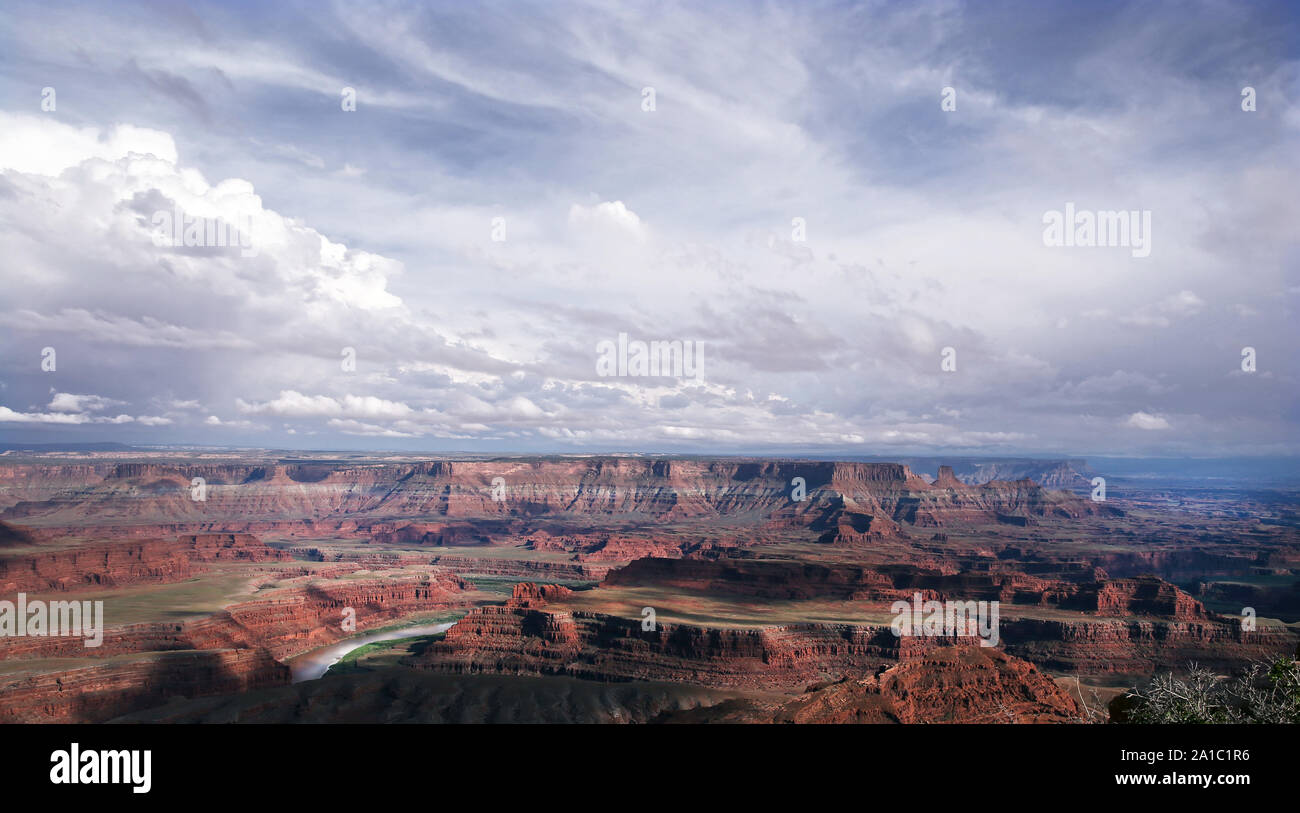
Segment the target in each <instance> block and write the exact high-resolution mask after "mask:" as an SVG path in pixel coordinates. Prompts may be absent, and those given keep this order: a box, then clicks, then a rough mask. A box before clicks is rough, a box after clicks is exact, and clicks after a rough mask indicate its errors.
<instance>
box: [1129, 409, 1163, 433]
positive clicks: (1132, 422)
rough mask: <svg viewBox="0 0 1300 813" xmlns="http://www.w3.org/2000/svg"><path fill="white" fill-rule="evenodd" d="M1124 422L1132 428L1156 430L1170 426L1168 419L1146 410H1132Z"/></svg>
mask: <svg viewBox="0 0 1300 813" xmlns="http://www.w3.org/2000/svg"><path fill="white" fill-rule="evenodd" d="M1124 424H1125V425H1126V426H1131V427H1133V428H1134V429H1150V430H1157V429H1169V428H1171V427H1170V425H1169V421H1167V420H1165V419H1164V418H1163V417H1161V416H1160V415H1152V414H1150V413H1148V412H1134V413H1133V414H1132V415H1129V416H1128V420H1126V421H1125V422H1124Z"/></svg>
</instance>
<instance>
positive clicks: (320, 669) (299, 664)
mask: <svg viewBox="0 0 1300 813" xmlns="http://www.w3.org/2000/svg"><path fill="white" fill-rule="evenodd" d="M455 624H456V622H455V621H447V622H444V623H442V624H420V625H417V626H413V627H402V628H401V629H395V630H388V631H387V632H373V633H371V634H369V635H361V636H358V637H356V638H348V639H347V640H346V641H339V642H338V643H337V644H331V645H330V646H324V647H321V648H320V649H314V650H312V651H311V652H308V653H307V654H305V655H301V656H299V657H297V658H294V660H293V662H292V663H290V664H289V670H290V671H291V672H292V673H293V682H294V683H302V682H303V681H304V680H315V679H316V678H318V677H321V676H322V675H324V674H325V673H326V672H328V671H329V668H330V667H331V666H333V665H334V664H336V663H338V662H339V661H341V660H343V656H344V655H346V654H348V653H349V652H351V651H352V650H354V649H356V648H358V647H362V646H365V645H366V644H373V643H375V642H377V641H394V640H396V639H398V638H414V637H415V636H417V635H435V634H437V633H439V632H446V631H447V630H449V629H451V628H452V627H453V626H455Z"/></svg>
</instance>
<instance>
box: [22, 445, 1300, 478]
mask: <svg viewBox="0 0 1300 813" xmlns="http://www.w3.org/2000/svg"><path fill="white" fill-rule="evenodd" d="M95 447H100V448H98V449H97V448H95ZM110 447H111V448H110ZM114 450H121V451H139V452H151V451H160V452H165V451H188V450H194V451H225V452H266V453H285V454H351V455H356V454H368V453H369V454H384V455H393V454H407V455H419V454H429V455H442V456H448V455H465V456H469V457H538V458H545V457H672V458H733V457H734V458H753V457H769V458H785V459H793V460H799V459H806V460H824V461H845V462H852V461H857V460H863V461H879V462H889V461H891V460H895V459H903V458H911V459H926V460H930V459H933V460H941V459H953V460H1035V461H1058V460H1059V461H1078V462H1089V461H1094V460H1115V461H1122V460H1132V461H1152V462H1161V461H1165V462H1179V461H1206V462H1211V461H1223V462H1232V461H1260V462H1265V461H1277V462H1283V461H1298V462H1300V455H1294V454H1271V455H1266V454H1258V455H1241V454H1239V455H1186V456H1174V455H1120V454H1106V453H1099V454H1088V453H1075V452H1070V453H1056V452H1032V451H1020V452H1014V451H1013V452H1006V451H999V452H988V453H982V452H978V451H972V450H969V449H955V450H938V451H935V450H929V449H927V450H923V451H899V452H896V453H894V452H880V453H872V452H860V451H853V452H849V451H842V452H836V451H823V450H798V449H789V448H774V449H761V448H756V449H744V450H734V449H731V450H713V451H709V450H705V451H699V450H691V451H687V450H671V449H658V450H644V449H618V448H602V449H558V448H556V449H493V450H473V449H464V448H460V449H456V448H447V449H431V448H402V447H396V446H394V447H387V448H383V447H376V446H357V447H326V446H264V445H244V444H238V445H231V444H212V443H178V442H167V443H143V442H141V443H126V442H122V441H116V440H99V441H72V442H69V441H51V442H29V441H14V440H8V439H5V438H4V437H3V435H0V452H7V451H33V452H42V451H49V452H55V451H59V452H70V453H71V452H79V451H85V452H94V451H114ZM1297 474H1298V476H1300V472H1297Z"/></svg>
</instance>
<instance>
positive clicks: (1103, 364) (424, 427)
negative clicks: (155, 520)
mask: <svg viewBox="0 0 1300 813" xmlns="http://www.w3.org/2000/svg"><path fill="white" fill-rule="evenodd" d="M1247 88H1249V91H1248V90H1246V89H1247ZM1246 107H1253V109H1244V108H1246ZM1298 137H1300V11H1297V9H1296V7H1295V5H1294V3H1288V2H1280V3H1269V2H1260V3H1249V4H1227V3H1191V4H1184V3H1179V4H1173V3H1159V2H1152V3H1135V4H1132V5H1131V6H1130V5H1120V4H1111V3H1105V2H1096V3H1085V4H1078V3H1068V4H1067V3H1060V4H1057V3H1050V2H1049V3H1032V4H1031V3H999V2H979V3H955V2H909V3H825V4H822V3H810V2H790V3H734V2H718V3H694V4H676V3H626V2H623V3H599V2H598V3H585V2H581V3H580V2H569V0H560V1H559V2H536V3H533V2H511V3H492V2H489V3H484V4H464V3H450V2H448V3H428V4H408V3H391V4H390V3H335V4H329V3H321V2H308V3H292V2H286V3H222V4H217V3H189V4H185V3H174V2H165V3H164V2H157V3H153V2H149V3H114V4H111V5H109V4H102V3H85V4H78V3H63V2H57V1H56V2H48V1H42V2H22V1H21V0H19V1H18V2H12V1H11V2H7V3H6V4H5V13H4V16H3V20H2V21H0V283H2V285H3V291H4V293H3V295H0V441H6V442H20V443H21V442H32V443H37V442H42V443H77V442H91V441H98V442H102V441H118V442H122V443H129V444H201V445H224V446H261V447H270V448H286V449H291V448H297V449H312V448H314V449H411V450H429V451H438V450H444V451H477V452H505V451H520V452H573V453H578V452H583V451H592V452H612V451H626V452H670V453H777V452H786V453H815V454H827V455H836V454H844V455H889V454H894V453H897V454H900V455H901V454H928V453H945V454H958V453H959V454H972V455H979V454H985V455H1020V454H1035V455H1038V454H1041V455H1072V456H1086V455H1115V456H1174V457H1178V456H1231V455H1243V456H1252V455H1295V454H1300V431H1298V427H1300V386H1298V377H1300V364H1298V363H1297V359H1296V348H1297V338H1298V337H1300V331H1297V328H1296V327H1295V322H1296V313H1297V308H1298V306H1300V273H1298V269H1300V227H1298V226H1297V224H1298V223H1300V197H1298V196H1297V194H1296V192H1295V190H1296V189H1297V187H1298V186H1300V149H1297V147H1298V146H1300V138H1298ZM1067 207H1068V209H1067ZM1079 212H1087V213H1088V217H1092V216H1093V215H1094V214H1095V213H1098V212H1103V213H1104V212H1123V213H1132V214H1133V217H1132V219H1131V220H1130V219H1128V217H1127V216H1126V218H1125V222H1126V223H1130V224H1131V225H1132V226H1133V228H1132V229H1131V230H1130V233H1129V234H1128V235H1122V234H1121V235H1118V238H1117V241H1116V242H1118V243H1119V244H1118V245H1087V244H1086V243H1087V242H1088V235H1087V234H1086V233H1085V232H1077V231H1075V229H1076V227H1079V228H1084V226H1081V225H1080V224H1081V223H1082V220H1080V219H1076V218H1080V217H1081V216H1080V215H1079V214H1078V213H1079ZM1067 213H1072V216H1071V219H1070V220H1069V229H1068V230H1069V231H1070V232H1071V238H1072V239H1071V240H1070V241H1069V242H1071V243H1075V244H1073V245H1061V244H1059V243H1060V242H1061V241H1060V240H1057V239H1055V238H1054V237H1051V236H1049V234H1048V232H1049V231H1050V224H1051V223H1052V218H1053V217H1065V216H1066V215H1067ZM169 220H170V222H174V223H177V224H179V225H180V228H179V229H176V230H173V229H172V228H171V227H170V225H169ZM195 223H197V224H198V226H197V228H196V229H195V230H194V231H193V232H192V233H191V234H190V235H189V237H190V239H189V240H187V239H186V235H185V233H184V227H185V226H192V225H193V224H195ZM205 229H206V230H205ZM218 232H220V233H221V236H223V237H224V236H226V235H227V234H228V235H229V236H230V238H231V239H230V240H229V241H226V240H220V239H218V237H217V235H218ZM177 236H179V237H180V239H179V240H176V239H175V238H176V237H177ZM1075 238H1077V239H1075ZM226 242H232V243H233V245H225V244H224V243H226ZM1079 243H1083V244H1079ZM620 335H623V336H624V341H625V342H627V343H628V344H627V346H628V347H629V351H628V352H629V354H631V355H635V354H636V353H637V346H636V343H637V342H645V343H649V342H679V343H680V345H678V346H680V347H681V348H682V352H683V354H685V353H686V352H687V351H688V350H689V351H690V352H691V353H692V354H693V357H692V358H691V359H690V360H691V361H693V362H694V364H688V365H686V367H685V368H684V369H683V370H681V371H678V370H675V369H672V368H671V366H670V365H664V366H663V368H662V369H661V368H659V367H657V366H656V367H650V368H648V369H647V368H645V367H639V366H637V365H636V364H635V363H628V364H625V365H623V367H622V368H620V366H619V365H618V364H617V362H616V361H613V362H611V361H610V359H611V358H612V357H611V356H610V354H611V353H612V354H614V355H617V353H618V344H619V339H620ZM1247 348H1250V352H1249V353H1248V352H1247ZM1247 355H1248V356H1249V359H1248V358H1247ZM602 359H604V360H605V363H604V364H603V365H602ZM1248 367H1251V368H1253V369H1246V368H1248ZM645 372H649V373H658V374H654V375H641V374H637V373H645ZM620 373H630V374H620Z"/></svg>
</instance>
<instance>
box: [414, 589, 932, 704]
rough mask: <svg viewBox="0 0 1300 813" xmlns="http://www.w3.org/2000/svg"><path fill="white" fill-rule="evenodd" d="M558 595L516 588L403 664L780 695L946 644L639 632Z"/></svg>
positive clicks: (683, 627)
mask: <svg viewBox="0 0 1300 813" xmlns="http://www.w3.org/2000/svg"><path fill="white" fill-rule="evenodd" d="M562 589H563V588H561V590H562ZM563 595H564V594H563V592H560V591H557V590H556V588H554V587H553V586H541V587H539V586H534V585H527V586H525V585H518V586H516V589H515V594H514V596H513V597H512V598H511V600H510V601H508V602H506V604H505V605H503V606H491V607H479V608H476V609H474V610H472V611H471V612H470V613H469V614H468V615H466V616H465V617H464V618H463V619H461V620H460V621H459V622H457V624H456V626H454V627H452V628H451V629H450V630H448V631H447V633H446V635H445V636H444V638H443V639H442V640H441V641H438V642H435V643H433V644H431V645H430V646H429V647H427V648H425V650H424V652H423V653H422V654H420V655H419V656H416V657H415V658H414V659H413V661H412V663H413V665H416V666H418V667H421V668H425V669H431V670H435V671H443V672H455V673H465V674H476V673H491V674H533V675H547V674H554V675H568V676H571V677H580V678H588V679H593V680H658V681H670V682H678V683H690V684H694V685H700V686H714V687H725V688H747V689H755V690H784V691H788V690H792V689H798V688H801V687H803V686H805V685H807V684H809V683H812V682H815V681H818V680H825V679H827V678H828V677H838V676H842V675H844V674H848V673H860V672H873V671H874V670H875V669H877V668H878V667H881V666H883V665H887V664H889V665H892V664H893V663H896V662H898V661H899V660H902V659H907V658H909V657H912V656H913V655H914V654H915V653H918V652H922V651H925V650H927V649H930V648H933V647H935V646H942V645H945V644H951V643H953V642H954V641H953V639H945V638H941V637H935V638H919V637H904V638H899V637H897V636H895V635H894V633H893V632H892V631H891V630H890V629H889V627H887V626H870V625H853V624H794V625H781V626H771V627H758V628H747V629H723V628H713V627H701V626H694V625H688V624H665V623H659V624H656V625H655V628H654V629H652V630H647V629H645V628H643V624H642V619H641V618H639V617H638V618H623V617H619V616H613V615H608V614H604V613H588V612H576V611H572V610H568V609H564V608H562V607H552V606H547V602H549V601H555V600H562V598H563Z"/></svg>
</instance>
